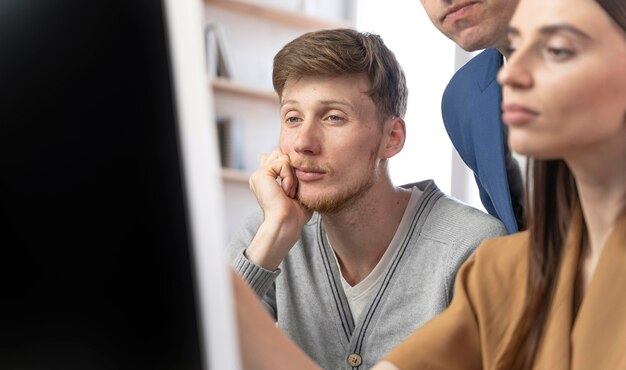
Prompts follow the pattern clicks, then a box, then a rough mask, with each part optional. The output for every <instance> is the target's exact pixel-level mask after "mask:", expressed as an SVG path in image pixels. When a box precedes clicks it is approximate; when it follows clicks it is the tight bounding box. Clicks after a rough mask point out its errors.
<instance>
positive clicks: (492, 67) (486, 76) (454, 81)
mask: <svg viewBox="0 0 626 370" xmlns="http://www.w3.org/2000/svg"><path fill="white" fill-rule="evenodd" d="M501 65H502V55H501V54H500V52H499V51H498V50H496V49H486V50H484V51H482V52H481V53H480V54H478V55H476V56H475V57H473V58H472V59H470V60H469V61H468V62H467V63H465V65H463V66H462V67H461V68H459V70H458V71H456V73H455V74H454V75H453V76H452V78H451V79H450V82H449V83H448V86H447V87H446V90H445V92H444V99H449V98H451V97H454V96H456V95H462V96H463V97H465V98H467V93H468V91H474V90H477V89H480V90H481V91H482V90H485V89H486V88H487V87H488V86H489V85H491V84H492V83H494V82H496V76H497V74H498V70H499V69H500V66H501Z"/></svg>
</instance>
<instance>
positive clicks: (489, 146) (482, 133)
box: [441, 49, 518, 233]
mask: <svg viewBox="0 0 626 370" xmlns="http://www.w3.org/2000/svg"><path fill="white" fill-rule="evenodd" d="M501 65H502V55H501V54H500V52H499V51H498V50H496V49H487V50H485V51H483V52H482V53H480V54H479V55H477V56H475V57H474V58H472V59H471V60H470V61H469V62H467V63H466V64H465V65H464V66H463V67H461V68H460V69H459V70H458V71H457V72H456V73H455V74H454V76H453V77H452V79H451V80H450V82H449V83H448V86H447V87H446V90H445V92H444V94H443V98H442V102H441V110H442V115H443V123H444V125H445V126H446V130H447V131H448V135H449V136H450V139H451V140H452V144H453V145H454V147H455V148H456V150H457V152H458V153H459V155H460V156H461V158H462V159H463V161H464V162H465V164H466V165H467V166H468V167H469V168H471V169H472V171H474V178H475V179H476V184H477V185H478V189H479V191H480V199H481V201H482V203H483V205H484V207H485V209H486V210H487V212H489V214H491V215H493V216H495V217H497V218H499V219H500V220H501V221H502V223H504V225H505V227H506V229H507V231H508V232H509V233H513V232H516V231H518V226H517V221H516V219H515V214H514V211H513V206H512V204H511V193H510V191H509V183H508V181H509V180H508V178H507V171H506V164H505V142H504V140H505V139H504V136H503V132H502V131H503V129H502V121H501V115H502V112H501V107H500V102H501V100H502V89H501V87H500V85H499V84H498V82H497V81H496V75H497V73H498V70H499V69H500V66H501Z"/></svg>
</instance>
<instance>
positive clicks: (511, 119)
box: [502, 103, 539, 126]
mask: <svg viewBox="0 0 626 370" xmlns="http://www.w3.org/2000/svg"><path fill="white" fill-rule="evenodd" d="M538 116H539V112H537V111H535V110H533V109H531V108H528V107H526V106H523V105H521V104H515V103H507V104H504V103H503V104H502V122H504V123H506V124H507V125H510V126H520V125H524V124H527V123H529V122H530V121H532V120H534V119H535V118H537V117H538Z"/></svg>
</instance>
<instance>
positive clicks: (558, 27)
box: [507, 23, 591, 39]
mask: <svg viewBox="0 0 626 370" xmlns="http://www.w3.org/2000/svg"><path fill="white" fill-rule="evenodd" d="M559 32H567V33H571V34H573V35H575V36H578V37H582V38H584V39H591V37H590V36H589V35H587V34H586V33H585V32H583V31H582V30H580V29H578V28H576V27H574V26H571V25H569V24H564V23H563V24H553V25H549V26H543V27H541V28H540V29H539V33H540V34H542V35H546V36H547V35H553V34H555V33H559ZM507 34H508V35H509V36H518V35H519V34H520V32H519V30H518V29H517V28H515V27H509V29H508V30H507Z"/></svg>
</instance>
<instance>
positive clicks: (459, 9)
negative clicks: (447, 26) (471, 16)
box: [441, 1, 477, 22]
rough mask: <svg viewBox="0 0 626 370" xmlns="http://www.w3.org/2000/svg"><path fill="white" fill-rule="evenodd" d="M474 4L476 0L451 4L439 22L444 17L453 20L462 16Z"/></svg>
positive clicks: (443, 19)
mask: <svg viewBox="0 0 626 370" xmlns="http://www.w3.org/2000/svg"><path fill="white" fill-rule="evenodd" d="M474 4H477V2H475V1H471V2H468V3H462V4H456V5H453V6H451V7H450V8H448V9H447V10H446V12H445V14H444V15H443V17H441V22H443V21H445V20H446V19H451V20H454V19H457V18H460V17H463V16H464V15H465V14H466V13H467V12H468V11H469V10H470V8H471V7H472V5H474Z"/></svg>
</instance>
